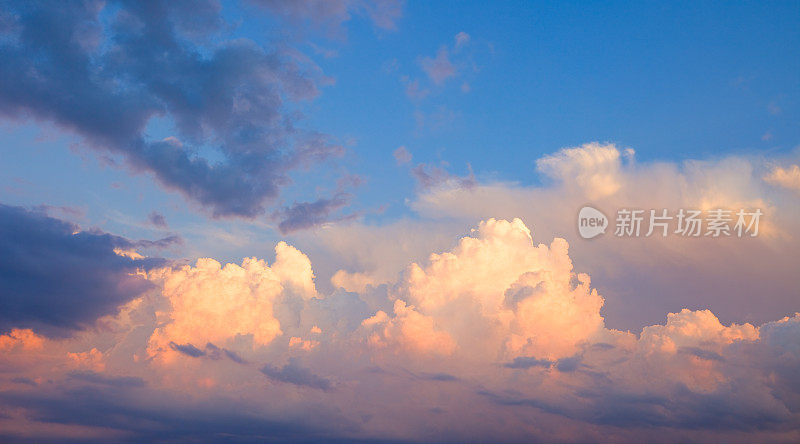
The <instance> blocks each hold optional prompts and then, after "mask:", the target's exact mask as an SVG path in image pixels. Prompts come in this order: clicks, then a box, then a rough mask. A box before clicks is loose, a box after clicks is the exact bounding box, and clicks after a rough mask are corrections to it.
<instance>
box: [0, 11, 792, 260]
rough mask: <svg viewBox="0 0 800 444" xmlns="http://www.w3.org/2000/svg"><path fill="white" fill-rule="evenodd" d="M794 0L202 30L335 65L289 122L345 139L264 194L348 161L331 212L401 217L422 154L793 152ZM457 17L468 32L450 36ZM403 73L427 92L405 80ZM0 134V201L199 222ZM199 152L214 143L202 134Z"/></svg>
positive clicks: (92, 214) (143, 178)
mask: <svg viewBox="0 0 800 444" xmlns="http://www.w3.org/2000/svg"><path fill="white" fill-rule="evenodd" d="M798 9H799V8H798V6H797V4H796V3H794V2H774V3H771V4H770V5H769V7H766V6H765V5H763V4H759V3H756V2H752V3H736V4H723V3H702V4H698V3H692V2H687V3H681V4H670V5H664V4H661V3H659V2H642V3H640V4H637V5H636V6H635V7H633V8H631V7H630V5H629V4H624V3H602V4H601V3H596V4H587V3H560V4H559V5H558V6H555V5H552V4H547V3H536V2H498V3H497V4H496V5H493V7H492V8H485V5H484V4H483V3H482V2H460V3H459V5H458V7H453V5H451V4H448V3H445V2H432V3H428V2H412V3H410V4H407V5H405V7H404V9H403V12H402V17H401V18H400V19H399V20H397V23H396V29H394V30H391V29H383V28H380V27H378V26H376V25H375V23H374V22H372V21H371V20H369V19H367V18H366V17H364V16H356V17H354V18H353V19H352V20H350V21H348V22H346V23H344V24H334V25H332V26H326V27H322V28H317V27H314V26H313V23H311V24H308V23H306V24H305V25H299V24H291V25H289V26H288V27H287V26H286V25H285V24H283V25H281V24H280V23H279V22H276V21H274V20H272V19H271V18H270V17H269V16H268V15H266V16H265V15H264V14H263V13H257V14H256V13H254V7H253V6H252V5H250V4H244V5H240V4H236V3H224V4H223V9H222V15H223V17H224V18H225V19H226V20H227V22H228V24H227V27H226V28H225V29H223V30H222V31H221V32H219V33H217V34H215V37H214V38H215V39H217V40H218V41H222V40H225V39H230V38H246V39H251V40H253V41H255V42H258V43H260V44H263V45H265V46H267V47H269V45H271V44H273V43H274V42H282V43H280V44H281V45H292V46H294V47H295V48H296V49H297V50H299V51H301V52H302V53H303V54H305V55H306V56H308V57H310V58H311V60H313V62H314V63H315V64H316V65H318V67H319V68H320V69H321V70H322V72H324V75H325V76H328V77H329V78H330V80H331V81H330V82H325V84H324V85H323V86H320V94H319V96H318V97H316V98H314V99H311V100H307V101H302V102H300V103H298V104H297V110H298V111H299V112H302V113H303V114H304V116H305V117H304V119H302V120H301V121H300V122H299V123H298V125H300V126H302V127H305V128H308V129H312V130H314V131H320V132H323V133H326V134H329V135H330V136H331V137H332V138H334V139H335V140H336V141H337V143H340V144H342V145H344V146H345V147H346V150H347V151H346V154H345V155H344V156H343V157H341V158H335V159H331V160H328V161H325V163H324V165H322V166H315V167H312V168H310V169H309V170H305V171H304V170H301V171H297V172H293V173H291V176H292V177H293V182H294V183H293V184H292V185H290V186H288V187H286V188H285V189H284V190H283V191H282V193H281V194H280V196H279V197H278V198H277V199H276V200H275V205H273V206H280V204H281V203H282V204H283V205H290V204H291V203H292V202H293V201H311V200H314V199H316V198H325V197H330V196H331V195H333V194H335V193H336V192H337V181H338V180H340V179H341V178H342V177H346V176H348V175H353V176H358V177H360V178H361V180H362V182H363V185H361V186H359V187H355V188H353V189H348V190H347V192H348V193H350V194H351V196H352V197H351V200H350V202H349V204H348V205H347V206H346V207H345V208H342V209H340V214H341V215H349V214H352V213H357V214H358V215H359V217H363V218H364V219H365V220H367V221H371V222H372V223H381V221H387V220H391V219H394V218H397V217H400V216H412V217H413V214H412V212H411V211H410V210H409V208H408V207H407V205H406V204H405V202H406V199H408V198H410V197H412V196H413V195H414V192H415V186H416V185H415V181H414V178H413V177H412V175H411V174H410V173H409V171H410V169H411V168H412V167H413V166H414V165H416V164H418V163H425V164H428V165H435V166H438V167H442V168H444V169H446V170H447V171H449V172H451V173H453V174H457V175H465V174H468V172H469V169H468V168H469V167H471V168H472V171H474V174H475V175H476V176H477V177H478V178H483V179H485V180H499V181H510V182H518V183H521V184H536V183H539V181H540V180H541V179H540V177H539V175H538V174H537V173H536V171H535V160H536V159H537V158H539V157H541V156H542V155H544V154H546V153H550V152H554V151H556V150H558V149H560V148H563V147H566V146H576V145H579V144H582V143H585V142H589V141H601V142H613V143H615V144H617V145H618V146H621V147H630V148H634V149H635V150H636V153H637V159H639V160H641V161H651V160H670V161H679V160H683V159H692V158H695V159H707V158H716V157H720V156H722V155H724V154H729V153H742V152H747V153H749V154H754V153H755V154H757V153H775V152H779V153H780V152H788V151H790V150H791V149H792V148H794V147H795V146H796V145H797V143H798V139H799V138H800V125H799V124H798V122H800V115H799V114H798V107H799V106H800V105H799V104H798V99H799V98H798V91H800V85H798V83H799V82H800V57H796V55H797V49H798V48H799V47H800V29H798V27H797V18H798V15H799V14H800V11H798ZM256 12H258V11H256ZM254 14H255V15H254ZM254 16H255V17H256V18H257V20H252V18H253V17H254ZM334 28H335V29H334ZM298 29H299V30H298ZM462 32H463V33H466V34H468V36H469V41H468V42H467V43H465V44H464V45H463V46H462V47H461V48H459V49H458V50H456V49H455V36H456V35H457V34H458V33H462ZM287 36H288V37H287ZM441 48H445V49H446V51H448V57H449V60H450V61H451V62H452V63H453V65H454V67H455V70H456V71H455V74H454V75H453V76H452V77H450V78H447V79H445V80H444V81H442V82H441V84H436V83H435V82H433V81H432V80H431V78H430V77H428V75H427V74H426V72H425V71H424V70H423V69H422V60H423V59H424V58H426V57H431V58H432V57H435V56H436V54H437V52H438V51H439V50H440V49H441ZM411 82H418V85H419V88H420V89H421V90H427V91H428V93H427V95H425V97H421V98H413V97H409V95H408V94H407V91H406V90H407V86H408V85H409V84H410V83H411ZM328 83H329V84H328ZM148 131H149V132H150V133H151V134H152V135H153V136H158V137H167V136H170V135H174V128H173V127H172V125H171V123H170V120H169V118H167V119H166V120H165V119H158V120H153V121H151V122H150V124H149V126H148ZM0 137H2V143H1V144H0V149H2V150H3V152H2V156H3V159H4V161H3V162H2V166H1V167H0V168H2V173H3V174H2V181H3V184H2V185H3V186H2V193H3V195H2V199H3V200H4V201H6V202H10V203H17V204H22V205H38V204H48V205H59V206H70V207H84V208H85V209H86V210H87V214H86V218H85V219H84V220H82V221H81V223H83V224H90V225H91V224H94V225H99V226H102V227H104V228H107V229H113V230H115V231H116V232H121V233H123V234H126V235H129V236H145V235H146V234H147V233H146V232H145V231H142V230H140V229H137V228H136V227H132V226H125V222H122V221H120V220H117V219H120V218H122V219H126V220H128V222H132V221H142V220H144V219H145V217H146V215H147V214H148V213H150V212H151V211H158V212H161V213H163V214H164V215H165V216H166V217H167V220H168V221H170V225H171V226H172V227H173V228H174V229H177V228H178V227H180V226H181V225H182V224H191V223H193V221H194V222H196V223H200V221H201V219H199V217H201V216H198V214H202V211H201V210H199V208H198V207H197V205H192V204H191V203H188V204H187V202H185V201H184V200H183V199H182V198H181V197H180V196H178V195H177V194H176V193H175V192H174V191H172V192H170V191H168V192H167V193H165V192H164V189H163V187H159V186H157V185H154V184H153V181H152V180H151V178H149V177H148V175H147V173H144V174H140V175H135V176H131V175H130V173H129V171H127V170H126V169H125V168H124V167H116V168H115V167H113V166H108V165H107V162H104V161H103V160H98V157H97V156H96V155H95V154H96V153H95V152H92V151H91V150H88V149H86V148H85V147H82V146H81V144H82V143H83V140H82V139H81V137H80V136H79V135H72V134H70V133H69V132H66V133H65V132H64V131H62V130H60V128H59V127H58V126H53V125H52V124H49V123H48V122H44V121H37V120H35V119H30V118H25V117H23V116H17V118H15V119H12V120H6V122H5V123H4V130H3V132H2V135H1V136H0ZM71 146H72V148H70V147H71ZM400 146H405V147H406V148H407V150H408V151H409V152H410V153H411V154H412V155H413V160H412V161H411V163H410V164H409V165H403V166H398V165H397V164H396V162H395V159H394V157H393V156H392V153H393V151H394V150H396V149H397V148H398V147H400ZM205 154H206V155H208V154H210V155H211V158H212V159H213V156H214V149H213V148H208V149H207V151H206V152H205ZM45 159H47V160H54V161H52V162H51V161H43V160H45ZM26 183H33V184H35V186H27V185H25V184H26ZM256 219H259V220H261V221H265V219H266V217H258V218H256ZM212 223H214V221H212ZM241 255H246V253H245V252H241Z"/></svg>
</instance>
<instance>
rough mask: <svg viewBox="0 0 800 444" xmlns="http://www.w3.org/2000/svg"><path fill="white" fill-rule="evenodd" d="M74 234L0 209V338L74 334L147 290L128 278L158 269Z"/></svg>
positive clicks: (106, 237) (41, 218) (40, 216)
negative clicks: (19, 333)
mask: <svg viewBox="0 0 800 444" xmlns="http://www.w3.org/2000/svg"><path fill="white" fill-rule="evenodd" d="M76 231H77V228H76V227H75V226H73V225H72V224H70V223H68V222H64V221H61V220H59V219H54V218H52V217H48V216H47V215H45V214H44V213H41V212H35V211H29V210H26V209H24V208H20V207H12V206H6V205H2V204H0V292H2V294H1V295H0V331H8V330H9V329H11V328H15V327H19V328H33V329H35V330H36V331H37V332H42V333H45V334H48V335H62V334H65V333H66V332H67V330H71V329H77V328H81V327H82V326H85V325H86V324H88V323H91V322H92V321H94V320H95V319H97V317H99V316H102V315H105V314H109V313H112V312H113V311H114V310H115V309H116V308H117V307H118V306H119V305H121V304H123V303H125V302H127V301H129V300H130V299H132V298H133V297H136V296H138V295H139V294H141V293H142V292H143V291H145V290H147V289H148V288H150V287H151V284H150V283H149V282H148V281H147V280H145V279H144V278H142V277H140V276H135V275H132V273H134V272H135V271H136V270H137V269H140V268H145V269H147V268H151V267H154V266H158V265H162V264H163V263H164V261H163V260H160V259H139V260H136V259H131V258H128V257H122V256H119V255H117V254H116V253H114V249H115V248H123V249H127V248H131V247H133V246H134V243H133V242H131V241H129V240H127V239H124V238H121V237H118V236H113V235H110V234H107V233H102V232H85V231H83V232H76ZM73 233H75V234H73Z"/></svg>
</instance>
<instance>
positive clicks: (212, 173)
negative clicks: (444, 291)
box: [0, 0, 342, 217]
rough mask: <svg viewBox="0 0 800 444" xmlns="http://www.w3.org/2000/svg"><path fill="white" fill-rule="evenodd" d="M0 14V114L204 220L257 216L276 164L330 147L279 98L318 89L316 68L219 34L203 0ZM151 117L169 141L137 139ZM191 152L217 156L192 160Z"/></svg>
mask: <svg viewBox="0 0 800 444" xmlns="http://www.w3.org/2000/svg"><path fill="white" fill-rule="evenodd" d="M0 9H2V10H3V11H4V13H3V14H2V20H0V22H2V23H3V26H2V27H0V77H2V78H3V82H2V83H0V116H2V117H5V118H11V119H23V118H28V117H33V118H36V119H41V120H48V121H53V122H55V123H57V124H59V125H61V126H62V127H64V128H67V129H69V130H71V131H74V132H76V133H78V134H80V135H81V136H83V137H84V138H85V140H86V142H87V143H88V144H89V145H90V146H91V147H93V148H95V149H96V150H98V151H101V152H105V153H113V154H118V155H121V156H122V157H124V158H125V159H126V161H127V164H128V166H129V167H130V168H131V169H132V170H134V171H143V172H149V173H152V174H153V175H154V176H155V178H156V179H157V180H158V181H159V182H160V183H161V184H162V185H163V186H165V187H167V188H169V189H173V190H177V191H179V192H181V193H182V194H183V195H184V196H186V198H187V199H189V200H190V201H192V202H195V203H197V204H199V205H201V206H203V207H204V208H206V209H207V210H208V211H209V212H210V213H211V214H212V215H214V216H243V217H254V216H256V215H259V214H261V213H263V212H264V210H265V208H266V206H267V205H268V203H269V201H270V199H272V198H274V197H275V196H277V195H278V193H279V190H280V188H281V187H282V185H284V184H285V183H287V182H288V178H287V176H286V172H287V171H288V170H290V169H292V168H296V167H298V166H300V165H308V164H309V163H314V162H317V161H319V160H320V159H324V158H326V157H328V156H330V155H336V154H338V153H341V151H342V149H341V147H340V146H338V145H336V144H335V143H332V142H331V140H330V138H329V137H328V136H325V135H322V134H319V133H316V132H313V131H305V130H300V129H298V128H297V127H296V125H295V123H296V120H297V118H296V117H295V116H296V115H297V113H296V112H295V111H296V110H294V109H292V105H293V104H295V103H298V102H299V101H303V100H307V99H311V98H313V97H315V96H316V95H317V94H318V87H317V85H318V84H319V83H320V82H321V81H323V77H322V75H321V73H320V72H319V68H318V67H316V66H315V65H313V64H312V63H311V62H309V61H307V60H306V59H304V58H301V57H297V56H296V54H295V53H294V52H293V51H292V50H291V49H289V48H285V47H279V46H276V47H273V48H263V47H261V46H259V45H257V44H256V43H254V42H252V41H247V40H242V39H239V40H231V41H224V40H222V41H219V37H220V36H221V34H220V30H221V29H224V26H223V25H224V23H223V20H222V18H221V16H220V5H219V4H218V3H217V2H214V1H211V0H207V1H200V2H185V1H175V2H138V1H130V2H128V1H118V2H114V3H112V4H111V5H109V6H104V4H102V3H100V2H93V1H82V2H22V3H20V2H2V7H1V8H0ZM101 14H108V17H104V18H103V19H102V20H101V18H100V16H101ZM212 39H213V41H214V44H211V43H210V42H211V41H212ZM301 59H302V60H305V61H302V62H301V61H300V60H301ZM154 117H161V118H166V119H168V121H171V122H172V123H174V125H175V129H176V131H177V133H176V135H177V136H178V138H168V139H165V140H153V139H151V138H150V137H148V136H147V134H146V133H145V128H146V126H147V124H148V122H150V120H151V119H152V118H154ZM202 147H207V148H209V149H215V150H217V151H218V153H219V154H220V155H221V158H222V160H220V161H211V160H209V159H208V158H204V157H201V156H199V155H197V154H196V152H197V150H198V148H202Z"/></svg>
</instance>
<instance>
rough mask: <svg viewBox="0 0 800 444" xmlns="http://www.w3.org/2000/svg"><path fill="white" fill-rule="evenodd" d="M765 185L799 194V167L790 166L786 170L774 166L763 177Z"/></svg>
mask: <svg viewBox="0 0 800 444" xmlns="http://www.w3.org/2000/svg"><path fill="white" fill-rule="evenodd" d="M764 180H765V181H767V183H770V184H772V185H776V186H779V187H783V188H786V189H789V190H792V191H797V192H800V166H798V165H790V166H789V167H788V168H783V167H781V166H776V167H774V168H772V171H770V172H769V174H767V175H766V176H764Z"/></svg>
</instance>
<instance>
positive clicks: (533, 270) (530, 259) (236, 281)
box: [0, 219, 800, 441]
mask: <svg viewBox="0 0 800 444" xmlns="http://www.w3.org/2000/svg"><path fill="white" fill-rule="evenodd" d="M148 278H149V279H151V280H152V281H153V282H154V283H156V284H157V285H158V286H159V287H160V288H161V293H160V294H159V295H150V296H146V297H142V298H139V299H138V300H137V302H135V303H129V304H127V305H126V306H125V307H124V308H123V309H121V310H120V312H119V313H118V314H116V315H112V316H109V317H107V318H106V319H105V320H104V321H103V322H102V325H103V326H104V327H103V328H98V329H96V330H94V331H92V332H89V333H88V334H83V335H79V336H75V337H73V338H70V339H65V340H59V341H51V340H47V339H45V338H41V337H39V336H38V335H37V333H36V332H35V331H31V330H15V331H12V332H9V333H7V334H5V335H0V347H3V349H4V353H3V354H2V355H0V363H1V364H2V365H3V368H5V369H8V370H6V371H5V372H4V373H2V374H0V387H2V389H3V390H1V391H0V393H2V394H0V405H2V406H3V408H4V409H5V410H4V411H9V412H11V413H10V414H9V415H5V416H0V425H2V426H3V427H2V428H0V429H2V430H4V432H3V433H4V434H5V435H7V436H9V437H13V438H18V437H20V436H23V435H22V432H21V431H20V430H21V428H20V426H21V425H23V424H24V425H27V426H28V428H34V429H37V430H45V429H46V428H47V426H50V427H52V428H51V429H49V430H50V432H51V433H52V435H51V436H54V437H64V436H69V435H67V433H68V432H69V431H68V430H66V429H64V428H63V426H62V425H64V424H68V425H71V426H76V427H85V428H87V429H88V430H90V431H91V432H92V433H93V434H94V435H92V436H96V437H102V438H105V439H108V438H109V437H114V436H118V435H117V434H120V433H122V434H125V435H126V436H129V437H135V438H142V439H145V438H155V437H158V436H163V433H165V430H166V431H168V432H166V433H169V436H171V437H180V438H185V439H189V438H191V437H197V436H211V435H206V433H212V434H213V433H225V434H226V435H227V434H232V435H231V436H235V437H241V438H242V439H244V438H245V437H248V436H251V435H250V434H251V433H257V434H259V435H260V436H262V437H263V436H269V437H273V438H281V437H285V436H291V437H292V438H293V439H314V437H318V436H320V435H318V434H319V433H324V436H326V437H328V438H331V437H336V438H341V439H370V440H371V439H388V440H402V441H420V440H426V441H428V440H458V439H466V438H467V437H468V436H472V437H478V438H480V439H493V440H495V441H497V440H508V441H519V440H537V441H540V440H547V441H552V440H567V441H586V440H602V439H604V437H607V436H609V435H608V434H609V433H613V434H614V435H615V437H617V438H618V439H620V440H624V441H636V440H639V439H641V438H642V437H644V436H647V434H648V433H652V431H653V429H654V428H657V429H658V430H659V433H660V434H661V435H662V436H664V437H665V439H688V440H696V439H711V440H715V439H716V440H718V439H723V440H731V439H733V440H742V441H746V440H764V439H767V440H769V439H783V440H792V439H793V438H795V437H796V429H797V427H798V425H799V424H800V409H798V406H800V403H798V400H800V385H798V383H797V381H798V379H797V377H796V376H795V375H796V374H797V369H798V366H800V347H798V346H797V344H798V343H800V336H798V335H800V327H798V325H800V316H798V315H794V316H790V317H785V318H783V319H781V320H778V321H774V322H768V323H764V324H763V325H761V326H759V327H757V326H754V325H751V324H748V323H723V322H721V321H720V320H719V319H718V318H717V317H716V316H715V315H714V314H713V313H712V312H711V311H710V310H690V309H685V310H681V311H677V312H675V313H671V314H668V315H667V318H666V322H664V323H659V324H656V325H650V326H647V327H645V328H644V329H642V330H641V333H639V334H636V333H631V332H625V331H618V330H614V329H610V328H608V327H607V326H606V325H605V320H604V317H603V316H602V314H601V308H602V307H603V304H604V298H603V297H602V296H601V295H600V294H599V293H598V291H597V290H596V289H594V288H592V286H591V280H590V278H589V276H588V275H587V274H584V273H580V272H576V271H575V270H574V269H573V263H572V259H571V257H570V254H569V245H568V243H567V242H566V241H565V240H563V239H559V238H556V239H552V240H551V241H550V243H549V244H543V243H539V244H536V243H534V236H533V234H532V232H531V230H530V229H529V228H528V227H527V226H526V225H525V224H524V223H523V222H522V221H521V220H519V219H514V220H501V219H490V220H486V221H484V222H482V223H481V224H480V225H479V226H478V227H477V228H476V229H475V230H474V231H472V232H471V233H470V235H468V236H465V237H463V238H461V239H460V240H459V241H458V242H457V244H456V245H455V246H453V247H451V248H450V249H448V250H447V251H443V252H437V253H434V254H432V255H430V256H429V257H428V258H427V260H425V261H421V262H419V263H412V264H410V265H409V266H408V267H407V268H406V270H405V271H404V272H403V273H402V274H401V275H400V276H399V277H398V278H397V279H396V280H395V281H393V282H390V283H388V284H385V285H381V286H379V287H377V288H376V287H374V286H368V287H366V288H365V290H364V291H363V292H361V293H358V294H356V293H347V292H342V291H341V290H337V291H335V292H333V293H331V294H328V295H323V294H321V293H320V292H318V291H317V289H316V287H315V285H314V272H313V270H312V267H311V263H310V261H309V260H308V257H306V256H305V255H304V254H303V253H301V252H300V251H298V250H296V249H294V248H293V247H291V246H289V245H287V244H285V243H280V244H278V246H277V247H276V258H275V261H274V262H273V263H272V265H268V264H267V263H266V262H265V261H263V260H259V259H255V258H251V259H245V260H244V261H243V263H242V264H241V265H235V264H226V265H224V266H223V265H221V264H219V263H218V262H217V261H214V260H212V259H201V260H198V262H197V263H196V264H195V265H194V266H184V267H180V268H163V269H160V270H153V271H150V272H148ZM26 344H27V345H26ZM306 344H308V346H306ZM7 351H11V352H7ZM30 356H35V359H30V358H26V357H30ZM148 356H149V357H156V359H150V358H148ZM167 357H168V359H167ZM234 357H235V358H236V359H234ZM223 358H224V359H223ZM166 362H168V363H169V364H170V365H164V364H165V363H166ZM60 363H62V364H65V365H61V364H60ZM66 363H69V364H66ZM76 368H77V369H78V370H76ZM65 369H67V370H65ZM22 378H26V379H22ZM67 400H69V404H67ZM276 400H280V402H277V401H276ZM112 401H113V402H112ZM66 405H71V406H72V407H71V408H65V407H64V406H66ZM198 406H215V407H213V408H212V407H208V410H203V409H200V410H198V408H199V407H198ZM76 409H77V410H76ZM182 412H189V414H183V413H182ZM308 412H313V413H314V414H313V415H310V416H309V415H308ZM73 413H74V414H73ZM150 416H153V417H157V418H169V421H165V422H159V421H160V420H158V421H156V424H155V425H152V424H151V426H152V428H151V427H148V426H147V425H146V424H145V423H147V424H150V422H149V421H144V422H143V421H140V420H139V419H140V418H144V417H150ZM197 418H206V419H207V421H206V422H204V425H203V427H201V428H200V429H197V428H193V427H194V426H196V425H197V423H196V422H194V421H196V420H197ZM220 418H224V419H225V423H226V424H227V425H223V424H222V423H221V422H220V420H221V419H220ZM187 424H188V425H191V426H192V427H189V426H188V425H187ZM231 424H234V425H241V427H240V426H236V427H233V426H231ZM244 424H249V425H248V426H246V427H245V426H244ZM265 424H272V427H273V428H270V427H266V426H265ZM343 424H344V426H343ZM531 424H536V425H537V427H531V426H530V425H531ZM99 425H102V426H103V427H104V428H98V426H99ZM9 426H12V427H9ZM198 430H199V431H198ZM286 430H291V431H292V432H286ZM198 433H199V435H198ZM284 433H289V435H285V434H284Z"/></svg>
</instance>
